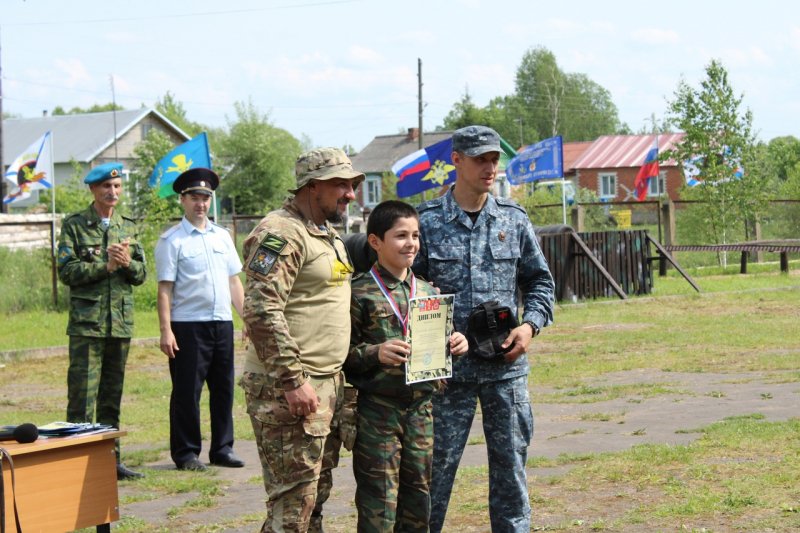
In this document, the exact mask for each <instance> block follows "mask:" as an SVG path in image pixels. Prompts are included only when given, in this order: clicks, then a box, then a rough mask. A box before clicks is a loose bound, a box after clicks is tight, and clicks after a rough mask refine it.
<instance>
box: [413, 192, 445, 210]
mask: <svg viewBox="0 0 800 533" xmlns="http://www.w3.org/2000/svg"><path fill="white" fill-rule="evenodd" d="M443 201H444V196H440V197H438V198H434V199H433V200H427V201H425V202H422V203H421V204H419V205H418V206H417V212H418V213H422V212H423V211H427V210H428V209H432V208H434V207H439V206H441V205H442V202H443Z"/></svg>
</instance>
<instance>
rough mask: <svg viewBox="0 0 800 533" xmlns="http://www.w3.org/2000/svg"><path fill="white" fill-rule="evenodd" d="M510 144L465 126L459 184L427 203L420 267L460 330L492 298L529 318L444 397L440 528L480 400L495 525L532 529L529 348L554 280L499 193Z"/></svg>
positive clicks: (517, 212) (435, 520)
mask: <svg viewBox="0 0 800 533" xmlns="http://www.w3.org/2000/svg"><path fill="white" fill-rule="evenodd" d="M500 151H501V148H500V137H499V136H498V135H497V133H496V132H495V131H494V130H492V129H490V128H487V127H484V126H468V127H466V128H462V129H460V130H457V131H456V132H455V133H454V134H453V153H452V159H453V165H454V166H455V167H456V182H455V185H454V186H453V187H451V188H450V189H449V190H448V191H447V193H446V194H445V195H444V196H442V197H440V198H436V199H435V200H430V201H428V202H425V203H423V204H422V205H421V206H420V207H418V210H419V212H420V229H421V232H422V236H421V239H420V253H419V255H418V256H417V261H416V262H415V263H414V272H416V273H417V275H419V276H421V277H423V278H425V279H427V280H428V281H431V282H432V283H433V284H434V285H435V286H436V287H438V288H439V289H440V290H441V291H442V293H443V294H445V293H453V294H455V309H454V316H453V321H454V325H455V329H456V330H458V331H461V332H464V333H466V328H467V318H468V316H469V313H470V311H471V310H472V308H473V307H475V306H477V305H479V304H481V303H483V302H486V301H490V300H497V301H498V302H499V303H500V305H505V306H508V307H510V308H511V309H518V308H519V304H520V303H521V304H522V307H523V313H522V323H521V325H520V326H519V327H517V328H515V329H513V330H512V331H511V333H510V334H509V336H508V338H507V339H506V340H505V342H504V343H503V348H506V347H509V346H511V345H512V344H513V348H512V349H511V350H510V351H509V352H508V353H507V354H506V355H505V359H504V360H501V361H500V362H495V361H486V360H482V359H478V358H476V357H474V356H472V355H469V356H467V357H461V358H459V359H458V360H457V361H455V362H454V363H453V378H452V379H450V380H448V384H447V387H446V389H445V391H444V394H442V395H436V396H435V397H434V408H433V414H434V453H433V478H432V480H431V500H432V502H431V505H432V510H431V531H432V532H439V531H441V530H442V526H443V524H444V518H445V514H446V512H447V505H448V502H449V500H450V493H451V491H452V488H453V480H454V478H455V474H456V470H457V469H458V463H459V461H460V460H461V454H462V453H463V451H464V446H465V444H466V442H467V438H468V436H469V430H470V427H471V425H472V419H473V417H474V415H475V408H476V401H477V400H480V403H481V412H482V413H483V417H482V419H483V432H484V435H485V438H486V447H487V450H488V456H489V457H488V458H489V517H490V521H491V527H492V531H495V532H500V531H502V532H505V531H514V532H517V531H529V529H530V504H529V502H528V490H527V480H526V475H525V462H526V460H527V447H528V445H529V444H530V440H531V437H532V435H533V412H532V410H531V405H530V397H529V395H528V369H529V367H528V360H527V356H526V351H527V348H528V345H529V343H530V341H531V339H532V338H533V337H535V336H536V335H537V334H538V333H539V330H540V329H541V328H543V327H545V326H548V325H549V324H550V323H551V322H552V319H553V291H554V284H553V279H552V277H551V275H550V271H549V270H548V267H547V263H546V262H545V259H544V256H543V255H542V252H541V249H540V248H539V244H538V242H537V240H536V235H535V234H534V231H533V226H532V225H531V222H530V220H529V219H528V216H527V213H526V212H525V210H524V209H523V208H522V207H520V206H519V205H517V204H516V203H515V202H513V201H511V200H507V199H503V198H495V197H494V196H492V195H491V194H490V191H491V188H492V185H493V184H494V180H495V178H496V176H497V167H498V162H499V156H500ZM518 294H519V296H518ZM520 298H521V302H520V301H519V299H520Z"/></svg>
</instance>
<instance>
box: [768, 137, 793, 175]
mask: <svg viewBox="0 0 800 533" xmlns="http://www.w3.org/2000/svg"><path fill="white" fill-rule="evenodd" d="M766 149H767V158H766V160H767V162H768V163H769V164H770V166H771V167H772V171H773V172H774V175H775V178H776V179H778V180H779V181H781V182H784V181H786V180H787V179H788V178H789V174H790V173H791V172H792V171H793V170H794V169H795V168H796V167H797V164H798V163H800V140H798V139H797V137H793V136H791V135H787V136H785V137H775V138H774V139H772V140H771V141H769V143H768V144H767V147H766Z"/></svg>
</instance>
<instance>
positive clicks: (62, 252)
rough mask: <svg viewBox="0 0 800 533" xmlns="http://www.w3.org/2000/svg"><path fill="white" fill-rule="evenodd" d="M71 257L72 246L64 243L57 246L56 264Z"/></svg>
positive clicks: (60, 263)
mask: <svg viewBox="0 0 800 533" xmlns="http://www.w3.org/2000/svg"><path fill="white" fill-rule="evenodd" d="M70 257H72V248H70V247H69V246H67V245H66V244H62V245H61V246H59V247H58V264H59V265H63V264H64V263H66V262H67V261H69V258H70Z"/></svg>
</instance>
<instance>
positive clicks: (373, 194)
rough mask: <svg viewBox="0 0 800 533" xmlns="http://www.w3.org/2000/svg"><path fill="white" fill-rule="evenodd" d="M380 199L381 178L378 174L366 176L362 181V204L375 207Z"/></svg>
mask: <svg viewBox="0 0 800 533" xmlns="http://www.w3.org/2000/svg"><path fill="white" fill-rule="evenodd" d="M380 201H381V178H380V176H367V180H366V181H365V182H364V205H365V206H366V207H375V206H376V205H378V204H379V203H380Z"/></svg>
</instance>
